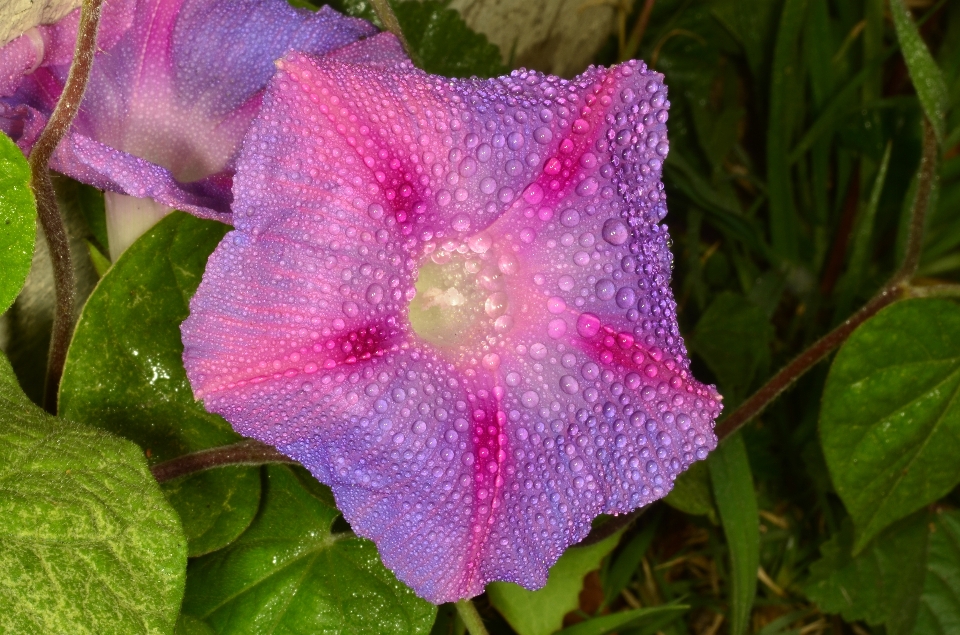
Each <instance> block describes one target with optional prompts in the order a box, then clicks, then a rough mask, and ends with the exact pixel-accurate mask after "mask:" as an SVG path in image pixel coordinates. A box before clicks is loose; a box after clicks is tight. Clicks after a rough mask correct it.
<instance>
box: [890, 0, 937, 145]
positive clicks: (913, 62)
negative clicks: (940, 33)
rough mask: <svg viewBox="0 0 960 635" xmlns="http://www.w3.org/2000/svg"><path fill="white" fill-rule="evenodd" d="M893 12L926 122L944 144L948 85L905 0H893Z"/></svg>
mask: <svg viewBox="0 0 960 635" xmlns="http://www.w3.org/2000/svg"><path fill="white" fill-rule="evenodd" d="M890 13H891V14H892V15H893V26H894V28H895V29H896V32H897V40H898V41H899V42H900V47H901V49H902V50H903V59H904V61H906V63H907V70H908V71H909V72H910V79H911V80H913V87H914V88H915V89H916V91H917V97H918V98H919V99H920V105H921V106H923V112H924V113H925V114H926V115H927V119H929V120H930V123H931V124H933V132H934V134H935V135H936V137H937V141H938V142H940V143H943V140H944V137H945V136H946V132H945V130H944V126H945V119H944V113H945V111H946V108H947V101H948V91H947V83H946V81H945V80H944V77H943V73H942V72H941V71H940V67H939V66H937V63H936V62H935V61H934V60H933V56H932V55H931V54H930V49H928V48H927V45H926V44H924V42H923V38H922V37H920V30H919V29H918V28H917V25H916V24H915V23H914V21H913V16H912V15H911V14H910V10H909V9H907V7H906V6H905V5H904V4H903V0H890Z"/></svg>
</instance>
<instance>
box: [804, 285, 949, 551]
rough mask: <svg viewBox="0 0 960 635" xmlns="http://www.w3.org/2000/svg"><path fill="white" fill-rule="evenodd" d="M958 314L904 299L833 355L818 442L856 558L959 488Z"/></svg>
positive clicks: (940, 303) (943, 304)
mask: <svg viewBox="0 0 960 635" xmlns="http://www.w3.org/2000/svg"><path fill="white" fill-rule="evenodd" d="M958 392H960V306H957V305H956V304H954V303H953V302H949V301H947V300H907V301H903V302H898V303H896V304H894V305H892V306H889V307H887V308H885V309H884V310H883V311H881V312H880V313H878V314H877V315H876V316H874V317H873V318H871V319H870V320H868V321H867V322H865V323H864V324H863V325H861V326H860V328H858V329H857V330H856V331H854V333H853V335H851V336H850V338H849V339H848V340H847V342H846V343H845V344H844V345H843V348H841V349H840V352H839V353H837V356H836V358H835V359H834V361H833V365H832V366H831V368H830V373H829V375H828V376H827V383H826V386H825V388H824V392H823V402H822V405H821V409H820V439H821V443H822V445H823V453H824V457H825V458H826V461H827V467H828V468H829V470H830V475H831V477H832V479H833V483H834V485H835V486H836V489H837V494H839V495H840V498H841V499H842V500H843V502H844V504H845V505H846V507H847V510H848V511H849V512H850V515H851V517H852V518H853V524H854V527H855V528H856V530H857V537H856V540H855V542H854V549H855V551H860V550H861V549H863V548H864V547H865V546H866V544H867V543H868V542H869V541H870V540H871V539H872V538H873V537H874V536H876V535H877V534H878V533H879V532H880V531H882V530H883V528H884V527H886V526H888V525H890V524H891V523H893V522H894V521H896V520H898V519H900V518H903V517H905V516H907V515H908V514H910V513H911V512H913V511H915V510H917V509H919V508H921V507H923V506H924V505H927V504H928V503H930V502H932V501H935V500H937V499H938V498H940V497H941V496H943V495H944V494H946V493H947V492H949V491H950V490H951V489H953V487H954V486H955V485H956V484H957V483H958V482H960V461H958V460H957V456H960V403H958V400H957V394H958Z"/></svg>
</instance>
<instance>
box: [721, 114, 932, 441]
mask: <svg viewBox="0 0 960 635" xmlns="http://www.w3.org/2000/svg"><path fill="white" fill-rule="evenodd" d="M938 153H939V147H938V145H937V139H936V137H935V136H934V134H933V126H931V125H930V123H929V122H927V121H926V120H924V122H923V156H922V158H921V159H920V173H919V178H918V179H917V194H916V196H915V197H914V199H913V205H912V206H911V208H910V220H909V223H910V224H909V227H908V233H907V247H906V250H905V252H904V257H903V263H902V264H901V265H900V268H899V269H897V271H896V273H894V274H893V277H892V278H891V279H890V282H888V283H887V284H886V285H885V286H884V287H883V288H882V289H880V291H879V292H878V293H877V294H876V295H875V296H873V298H871V299H870V301H869V302H867V303H866V304H865V305H864V306H863V307H862V308H861V309H860V310H859V311H857V312H856V313H854V314H853V315H852V316H850V317H849V318H847V320H845V321H844V322H843V324H841V325H839V326H838V327H836V328H835V329H833V330H832V331H830V332H829V333H827V334H826V335H824V336H823V337H821V338H820V339H819V340H817V341H816V342H814V343H813V345H812V346H810V347H809V348H807V349H806V350H805V351H803V352H802V353H800V355H799V356H798V357H797V358H796V359H794V360H793V361H792V362H790V363H789V364H787V365H786V366H785V367H784V368H783V369H782V370H781V371H780V372H778V373H777V374H776V375H774V376H773V377H772V378H770V380H769V381H768V382H767V383H766V384H764V385H763V386H762V387H761V388H760V389H759V390H758V391H757V392H755V393H753V395H751V396H750V398H748V399H747V400H746V401H744V402H743V403H742V404H740V406H739V407H738V408H737V409H736V410H734V411H733V412H732V413H730V415H729V416H727V418H726V419H724V420H723V421H722V422H721V423H720V425H718V426H717V429H716V433H717V438H719V439H720V441H723V440H724V439H725V438H727V437H729V436H730V435H731V434H733V433H734V432H736V431H737V430H739V429H740V427H741V426H743V425H744V424H745V423H747V422H748V421H750V420H751V419H753V418H754V417H756V416H757V415H758V414H760V413H761V412H762V411H763V409H764V408H766V407H767V406H768V405H769V404H770V403H771V402H773V400H774V399H776V398H777V397H779V396H780V395H781V394H782V393H783V391H785V390H786V389H787V388H789V387H790V386H792V385H793V384H794V383H795V382H796V381H797V380H798V379H800V377H802V376H803V375H804V374H806V372H807V371H808V370H810V369H811V368H813V366H814V365H816V364H817V362H819V361H820V360H822V359H823V358H824V357H826V356H827V355H828V354H830V352H831V351H833V349H835V348H837V347H838V346H840V345H841V344H843V342H844V341H846V339H847V338H848V337H850V334H851V333H853V331H854V330H856V328H857V327H858V326H860V325H861V324H863V323H864V322H866V321H867V320H868V319H870V318H871V317H873V316H874V315H876V314H877V313H878V312H879V311H880V310H881V309H883V308H884V307H886V306H888V305H890V304H892V303H893V302H895V301H897V300H900V299H902V298H904V297H906V296H908V295H910V287H909V282H910V280H911V279H912V278H913V275H914V274H915V273H916V271H917V266H918V265H919V264H920V251H921V249H922V248H923V226H924V222H925V219H926V214H927V206H928V205H929V203H930V194H931V192H932V190H933V184H934V181H935V180H936V177H937V156H938Z"/></svg>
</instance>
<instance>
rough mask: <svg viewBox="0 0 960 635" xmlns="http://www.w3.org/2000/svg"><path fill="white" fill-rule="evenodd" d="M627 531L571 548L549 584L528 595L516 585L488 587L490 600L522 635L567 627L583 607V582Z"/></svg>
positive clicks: (545, 633)
mask: <svg viewBox="0 0 960 635" xmlns="http://www.w3.org/2000/svg"><path fill="white" fill-rule="evenodd" d="M622 534H623V531H622V530H621V531H618V532H617V533H615V534H613V535H612V536H608V537H607V538H605V539H603V540H601V541H600V542H597V543H594V544H592V545H589V546H587V547H571V548H570V549H567V551H566V552H565V553H564V554H563V555H562V556H560V559H559V560H557V563H556V564H555V565H553V567H551V568H550V575H549V577H548V578H547V584H546V586H544V587H543V588H542V589H539V590H537V591H528V590H526V589H524V588H523V587H521V586H519V585H517V584H513V583H512V582H492V583H490V584H488V585H487V597H489V598H490V603H491V604H493V605H494V606H495V607H496V609H497V610H498V611H500V613H501V615H503V616H504V617H505V618H506V620H507V622H509V623H510V626H512V627H513V629H514V630H515V631H517V633H519V634H520V635H549V634H550V633H555V632H556V631H558V630H560V628H561V627H562V626H563V616H564V615H566V614H567V613H569V612H570V611H573V610H575V609H576V608H577V607H578V606H579V605H580V601H579V598H580V591H581V590H582V589H583V578H584V576H586V575H587V574H588V573H590V572H591V571H593V570H594V569H596V568H598V567H599V566H600V561H601V560H603V558H604V556H606V555H607V554H608V553H610V552H611V551H613V550H614V548H615V547H616V546H617V543H618V542H620V536H621V535H622Z"/></svg>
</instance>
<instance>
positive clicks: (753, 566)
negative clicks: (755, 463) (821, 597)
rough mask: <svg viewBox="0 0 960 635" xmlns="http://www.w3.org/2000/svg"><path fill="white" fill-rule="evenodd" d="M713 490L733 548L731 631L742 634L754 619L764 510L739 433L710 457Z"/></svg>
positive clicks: (708, 460) (725, 532) (731, 567)
mask: <svg viewBox="0 0 960 635" xmlns="http://www.w3.org/2000/svg"><path fill="white" fill-rule="evenodd" d="M707 465H708V466H709V467H710V477H711V480H712V481H713V494H714V497H715V499H716V501H717V509H718V510H719V511H720V521H721V523H722V524H723V533H724V535H726V537H727V547H728V549H729V550H730V616H729V619H730V633H731V635H742V634H743V633H745V632H746V630H747V626H748V624H749V623H750V614H751V611H752V609H753V600H754V598H755V597H756V594H757V571H758V570H759V568H760V512H759V509H758V508H757V495H756V492H755V491H754V489H753V476H752V475H751V472H750V462H749V460H748V459H747V448H746V446H745V445H744V443H743V438H742V437H741V435H740V434H739V433H737V434H735V435H733V436H732V437H728V438H727V439H726V440H724V442H723V443H721V444H720V446H719V447H718V448H717V449H716V450H714V451H713V453H712V454H711V455H710V456H709V457H708V458H707Z"/></svg>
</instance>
